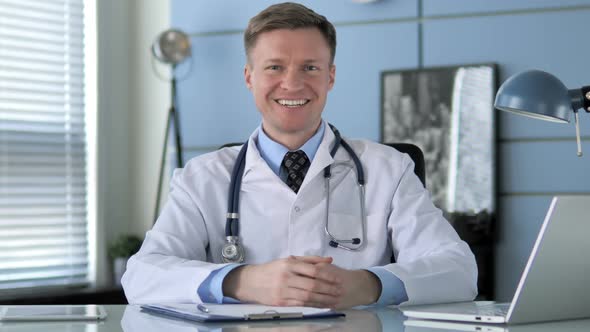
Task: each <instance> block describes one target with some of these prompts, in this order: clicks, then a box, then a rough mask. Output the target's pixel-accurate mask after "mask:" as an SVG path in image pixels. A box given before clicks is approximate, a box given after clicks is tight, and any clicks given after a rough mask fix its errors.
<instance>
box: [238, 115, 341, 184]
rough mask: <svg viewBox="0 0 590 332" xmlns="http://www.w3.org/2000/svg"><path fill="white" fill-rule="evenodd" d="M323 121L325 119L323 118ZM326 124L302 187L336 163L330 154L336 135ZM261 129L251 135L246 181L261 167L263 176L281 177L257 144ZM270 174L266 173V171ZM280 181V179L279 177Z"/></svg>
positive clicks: (245, 171)
mask: <svg viewBox="0 0 590 332" xmlns="http://www.w3.org/2000/svg"><path fill="white" fill-rule="evenodd" d="M322 121H323V120H322ZM324 125H325V126H326V130H324V137H323V138H322V142H321V143H320V146H319V147H318V150H317V152H316V155H315V157H314V158H313V160H312V162H311V165H310V166H309V170H308V171H307V175H306V176H305V180H304V181H303V183H302V184H301V186H302V187H304V186H305V184H306V183H307V182H309V181H310V180H311V179H313V178H314V177H315V176H316V175H317V174H318V173H320V172H323V170H324V168H325V167H326V166H328V165H331V164H333V163H334V158H332V156H331V155H330V149H331V148H332V146H333V145H334V141H335V136H334V133H333V132H332V130H330V127H329V126H328V123H327V122H325V121H324ZM260 130H261V128H260V127H258V128H256V130H255V131H254V132H253V133H252V135H250V138H249V139H248V142H247V144H248V153H247V154H246V165H245V167H244V175H243V177H242V182H246V181H247V180H248V178H249V174H250V173H252V171H253V170H258V171H261V169H265V170H264V171H262V172H264V173H261V174H263V176H271V175H270V174H272V175H273V176H274V177H276V178H277V179H279V177H278V176H277V175H276V174H274V172H273V171H272V170H271V169H270V167H269V166H268V164H267V163H266V161H265V160H264V159H263V158H262V156H261V155H260V151H259V150H258V147H257V146H256V140H257V139H258V133H259V131H260ZM338 150H339V151H338V153H337V154H336V158H337V159H338V158H339V157H340V156H342V154H341V152H340V149H338ZM267 172H268V173H269V174H266V173H267ZM279 181H280V179H279Z"/></svg>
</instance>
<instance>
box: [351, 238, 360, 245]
mask: <svg viewBox="0 0 590 332" xmlns="http://www.w3.org/2000/svg"><path fill="white" fill-rule="evenodd" d="M352 244H361V239H359V238H358V237H355V238H354V239H352Z"/></svg>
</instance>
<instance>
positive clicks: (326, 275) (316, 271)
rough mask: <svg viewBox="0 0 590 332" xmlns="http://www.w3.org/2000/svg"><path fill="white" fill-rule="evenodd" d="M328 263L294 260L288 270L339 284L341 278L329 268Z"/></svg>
mask: <svg viewBox="0 0 590 332" xmlns="http://www.w3.org/2000/svg"><path fill="white" fill-rule="evenodd" d="M329 267H330V265H323V266H318V265H314V264H309V263H305V262H303V261H294V262H293V264H291V265H290V271H291V272H292V273H295V274H299V275H303V276H306V277H308V278H313V279H320V280H323V281H326V282H329V283H334V284H341V283H342V278H341V277H340V276H339V275H338V274H336V273H334V271H333V270H332V269H330V268H329Z"/></svg>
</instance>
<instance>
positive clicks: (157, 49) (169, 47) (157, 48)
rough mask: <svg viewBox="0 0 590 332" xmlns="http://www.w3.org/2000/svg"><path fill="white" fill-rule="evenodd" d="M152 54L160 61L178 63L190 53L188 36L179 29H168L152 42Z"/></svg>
mask: <svg viewBox="0 0 590 332" xmlns="http://www.w3.org/2000/svg"><path fill="white" fill-rule="evenodd" d="M152 54H153V55H154V57H155V58H156V59H158V60H159V61H161V62H164V63H169V64H172V65H176V64H179V63H181V62H182V61H184V59H186V58H187V57H189V56H190V55H191V43H190V39H189V36H188V35H187V34H186V33H184V32H182V31H180V30H176V29H168V30H166V31H164V32H162V33H160V34H159V35H158V37H157V38H156V40H155V41H154V43H153V44H152Z"/></svg>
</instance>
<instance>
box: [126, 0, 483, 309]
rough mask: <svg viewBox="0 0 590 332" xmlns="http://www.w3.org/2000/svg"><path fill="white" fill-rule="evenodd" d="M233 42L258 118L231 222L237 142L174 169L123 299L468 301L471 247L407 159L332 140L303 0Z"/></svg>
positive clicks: (321, 41) (329, 78) (324, 64)
mask: <svg viewBox="0 0 590 332" xmlns="http://www.w3.org/2000/svg"><path fill="white" fill-rule="evenodd" d="M244 43H245V49H246V56H247V63H246V66H245V70H244V77H245V82H246V86H247V87H248V89H250V91H251V92H252V94H253V96H254V101H255V103H256V106H257V108H258V110H259V111H260V113H261V115H262V124H261V126H260V127H259V128H257V129H256V130H255V131H254V132H253V133H252V135H251V136H250V138H249V140H248V142H247V143H246V144H245V148H247V152H246V153H245V155H244V158H243V165H242V167H243V168H242V171H243V173H242V174H241V176H237V178H238V179H237V180H236V181H237V182H238V183H239V184H240V185H241V188H240V189H239V190H237V193H236V195H238V197H239V204H238V208H239V221H238V219H235V220H234V219H232V218H237V217H238V214H237V211H230V212H236V214H234V213H230V214H229V215H227V212H228V203H227V202H228V195H230V194H231V192H230V190H229V188H230V182H231V180H232V172H233V171H234V168H237V167H236V164H239V160H238V159H239V158H238V154H239V152H240V151H241V150H242V149H243V148H242V147H235V148H226V149H222V150H219V151H216V152H212V153H209V154H205V155H202V156H199V157H196V158H194V159H192V160H190V161H189V162H188V163H187V164H186V166H185V168H183V169H180V170H176V172H175V173H174V176H173V178H172V180H171V191H170V195H169V198H168V201H167V203H166V204H165V206H164V208H163V210H162V213H161V215H160V216H159V218H158V220H157V222H156V224H155V225H154V227H153V229H152V230H151V231H149V232H147V234H146V238H145V241H144V243H143V246H142V248H141V250H140V251H139V252H138V253H137V254H136V255H135V256H133V257H132V258H131V259H130V260H129V263H128V266H127V271H126V272H125V275H124V277H123V279H122V283H123V287H124V290H125V294H126V296H127V299H128V300H129V302H130V303H156V302H157V303H165V302H176V303H190V302H193V303H198V302H213V303H228V302H236V301H243V302H255V303H263V304H268V305H293V306H317V307H333V308H347V307H351V306H356V305H367V304H373V303H377V304H383V305H389V304H418V303H433V302H449V301H462V300H472V299H473V298H474V297H475V296H476V294H477V286H476V279H477V267H476V264H475V259H474V256H473V254H472V253H471V251H470V249H469V247H468V246H467V245H466V244H465V243H464V242H463V241H462V240H461V239H460V238H459V237H458V235H457V233H456V232H455V231H454V229H453V228H452V227H451V226H450V224H449V223H448V222H447V221H446V220H445V219H444V218H443V216H442V213H441V211H440V210H439V209H437V208H436V207H435V206H434V205H433V203H432V201H431V199H430V196H429V193H428V191H427V190H426V189H424V187H423V186H422V184H421V182H420V180H419V179H418V178H417V177H416V176H415V174H414V172H413V167H414V165H413V163H412V160H411V159H410V157H408V156H407V155H405V154H402V153H399V152H398V151H397V150H395V149H393V148H390V147H387V146H384V145H380V144H377V143H373V142H370V141H367V140H349V139H346V138H343V139H342V141H340V140H339V139H338V135H337V131H336V130H332V128H331V127H330V126H329V125H328V124H327V122H325V121H323V120H322V117H321V115H322V111H323V110H324V106H325V104H326V97H327V94H328V91H330V90H331V89H332V87H333V85H334V79H335V74H336V68H335V66H334V56H335V51H336V31H335V29H334V27H333V25H332V24H331V23H330V22H329V21H328V20H327V19H326V18H325V17H324V16H321V15H318V14H317V13H315V12H313V11H312V10H310V9H308V8H306V7H304V6H303V5H300V4H294V3H283V4H276V5H272V6H270V7H268V8H267V9H265V10H264V11H262V12H260V13H259V14H258V15H256V16H255V17H254V18H252V19H251V20H250V22H249V24H248V27H247V29H246V31H245V33H244ZM351 93H353V91H351ZM358 111H362V110H358ZM338 143H341V144H338ZM346 143H347V144H348V145H349V146H350V147H351V150H352V152H353V153H349V152H348V151H347V150H346V149H345V148H344V145H345V144H346ZM336 145H338V146H339V148H338V149H337V150H336V151H331V150H333V149H334V147H335V146H336ZM288 152H289V153H288ZM354 156H357V157H358V159H359V161H360V165H362V166H361V167H360V168H361V172H359V169H358V167H355V163H354V160H353V158H354ZM327 167H330V171H331V176H330V177H329V179H328V181H327V182H326V178H325V177H324V172H325V169H326V168H327ZM361 173H364V174H361ZM359 176H360V177H363V176H364V187H363V188H362V189H359V186H358V182H359V179H358V178H359ZM234 177H235V176H234ZM363 192H364V195H363ZM228 217H229V220H228V219H227V218H228ZM226 224H227V225H228V229H226ZM236 226H239V227H236ZM328 232H329V234H328ZM228 235H230V236H231V237H230V238H228V237H227V236H228ZM228 239H233V240H232V241H234V240H235V241H234V242H232V241H229V240H228ZM346 239H348V240H349V241H348V242H347V241H346ZM352 239H355V240H352ZM232 244H237V246H232ZM222 252H223V254H222ZM224 255H225V256H228V255H229V256H231V257H230V258H234V260H233V263H232V260H229V261H230V263H226V262H227V261H228V259H227V257H225V260H224ZM232 255H233V256H232ZM392 255H393V256H394V258H395V263H391V258H392ZM238 256H243V257H241V258H243V259H242V260H240V259H239V258H240V257H238ZM236 257H238V259H235V258H236Z"/></svg>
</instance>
